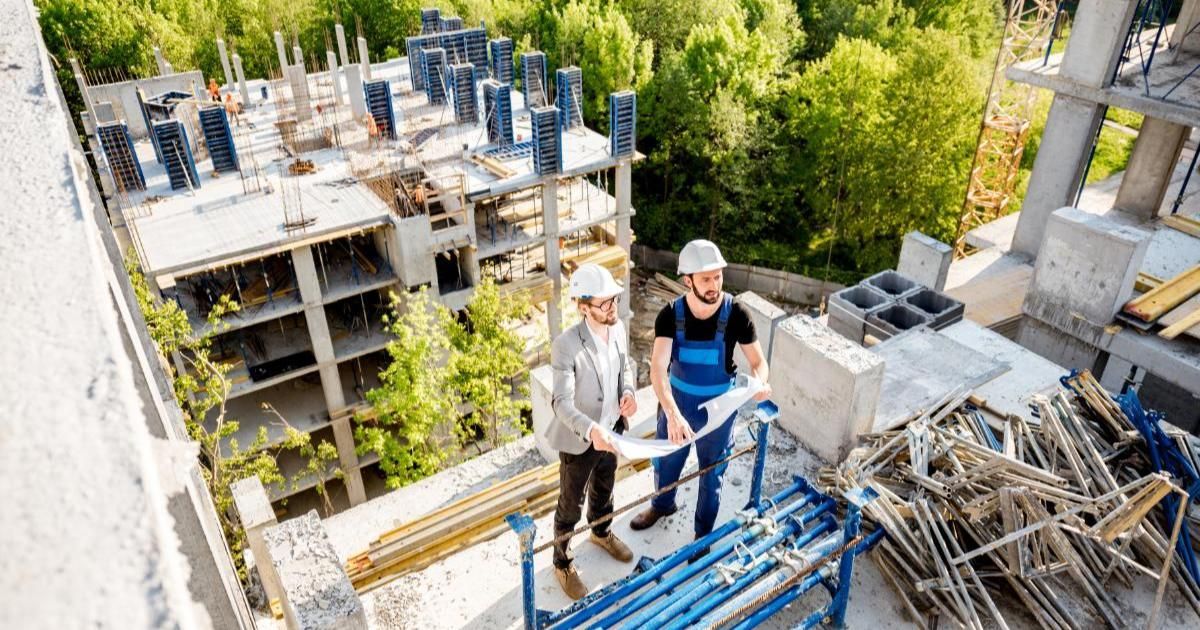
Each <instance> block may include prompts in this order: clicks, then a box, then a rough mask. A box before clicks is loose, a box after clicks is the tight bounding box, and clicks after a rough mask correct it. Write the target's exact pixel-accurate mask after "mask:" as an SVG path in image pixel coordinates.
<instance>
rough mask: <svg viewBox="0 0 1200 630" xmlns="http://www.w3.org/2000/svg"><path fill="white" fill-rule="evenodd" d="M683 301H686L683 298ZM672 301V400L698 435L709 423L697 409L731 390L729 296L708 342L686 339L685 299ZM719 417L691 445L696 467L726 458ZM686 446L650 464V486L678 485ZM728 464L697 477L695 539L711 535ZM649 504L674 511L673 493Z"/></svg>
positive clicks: (662, 423)
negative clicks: (727, 359)
mask: <svg viewBox="0 0 1200 630" xmlns="http://www.w3.org/2000/svg"><path fill="white" fill-rule="evenodd" d="M685 297H686V296H685ZM685 297H680V298H678V299H676V300H675V339H674V343H673V344H672V347H671V367H670V374H671V395H672V396H674V397H675V403H676V405H678V406H679V411H680V412H681V413H682V414H683V417H684V418H685V419H686V420H687V423H688V425H689V426H691V428H692V431H699V430H700V429H702V428H704V426H705V425H706V424H707V423H708V414H707V412H706V411H704V410H703V409H700V405H702V404H704V403H705V402H708V401H709V400H712V399H713V398H716V397H717V396H720V395H721V394H724V393H725V392H727V391H729V390H730V388H732V387H733V377H732V375H730V374H729V372H726V371H725V326H726V325H727V324H728V323H729V314H730V313H731V312H733V296H731V295H729V294H728V293H725V294H723V295H722V298H723V299H722V302H721V310H720V314H719V315H718V317H719V319H718V320H717V334H716V335H715V336H714V337H713V338H712V340H711V341H692V340H689V339H686V338H685V337H684V334H683V332H684V331H683V328H684V319H685V317H684V310H683V309H684V302H683V301H684V299H685ZM727 420H729V418H720V419H719V421H721V422H724V426H722V427H721V428H720V429H717V430H715V431H713V432H712V433H709V434H708V435H706V436H704V437H703V438H700V439H699V440H697V441H696V443H695V444H696V459H698V460H699V462H700V468H701V469H703V468H707V467H709V466H711V465H713V464H715V463H716V462H719V461H721V460H722V459H724V458H725V457H727V456H728V455H729V451H730V446H731V445H730V439H729V437H730V434H731V433H732V432H733V422H727ZM657 436H658V439H660V440H665V439H667V416H666V414H665V413H663V410H662V407H661V406H660V407H659V410H658V431H657ZM691 450H692V447H691V446H690V445H689V446H687V447H685V448H681V449H679V450H677V451H675V452H674V453H671V454H670V455H667V456H665V457H660V458H658V459H655V460H654V486H655V488H663V487H665V486H669V485H671V484H673V483H675V482H676V481H678V480H679V473H680V472H682V471H683V464H684V462H686V461H687V456H688V453H689V452H690V451H691ZM727 467H728V464H723V465H721V466H718V467H716V468H714V469H713V470H711V471H709V472H708V473H705V474H704V475H703V476H701V477H700V491H699V493H698V498H697V500H696V521H695V528H696V537H697V538H699V537H700V536H705V535H707V534H708V533H710V532H712V529H713V524H714V523H715V522H716V520H717V510H718V508H720V505H721V478H722V477H723V476H724V475H725V469H726V468H727ZM650 505H652V506H653V507H654V509H655V510H656V511H658V512H659V513H669V512H673V511H674V510H675V490H671V491H670V492H665V493H663V494H661V495H659V496H657V497H654V500H653V501H651V503H650Z"/></svg>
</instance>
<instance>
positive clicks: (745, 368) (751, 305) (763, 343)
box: [733, 291, 787, 374]
mask: <svg viewBox="0 0 1200 630" xmlns="http://www.w3.org/2000/svg"><path fill="white" fill-rule="evenodd" d="M734 301H735V302H737V303H738V304H741V305H742V306H743V307H745V309H746V310H747V311H749V312H750V321H752V322H753V323H754V330H755V332H756V333H757V335H758V345H759V346H760V347H761V348H762V352H763V356H764V357H766V358H767V359H768V360H769V359H770V357H771V344H772V342H773V340H774V336H775V327H776V325H778V324H779V322H781V321H783V320H784V319H786V318H787V313H786V312H785V311H784V310H783V309H781V308H779V307H778V306H775V305H774V304H772V303H770V302H768V301H767V300H766V299H764V298H762V297H761V296H759V295H758V294H757V293H754V292H752V291H745V292H742V293H739V294H738V295H737V297H735V298H734ZM733 362H734V363H735V364H736V365H737V367H738V371H739V372H740V373H742V374H749V373H750V363H749V362H748V361H746V355H744V354H742V351H741V350H740V349H739V350H738V351H737V352H735V353H734V355H733Z"/></svg>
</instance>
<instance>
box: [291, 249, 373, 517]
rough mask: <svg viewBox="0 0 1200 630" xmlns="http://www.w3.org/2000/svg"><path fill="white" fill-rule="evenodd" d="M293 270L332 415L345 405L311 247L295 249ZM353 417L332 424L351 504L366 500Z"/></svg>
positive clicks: (326, 401)
mask: <svg viewBox="0 0 1200 630" xmlns="http://www.w3.org/2000/svg"><path fill="white" fill-rule="evenodd" d="M292 269H293V270H295V272H296V284H297V286H298V287H299V289H300V301H301V303H302V304H304V320H305V323H306V324H307V325H308V333H309V337H310V343H311V344H312V351H313V356H314V357H315V358H316V360H317V365H318V366H319V367H318V374H319V375H320V378H321V391H322V392H323V393H324V395H325V406H326V409H327V410H328V412H329V413H330V415H332V414H333V412H334V411H336V410H339V409H342V408H344V407H345V406H346V396H345V394H344V393H343V391H342V380H341V376H340V375H339V373H338V368H337V356H336V355H335V354H334V351H333V338H332V337H331V336H330V334H329V322H328V320H327V319H326V318H325V305H324V303H323V302H322V299H321V283H320V279H319V276H318V275H317V267H316V264H315V263H314V262H313V255H312V247H311V246H309V245H303V246H301V247H297V248H295V249H293V250H292ZM350 423H351V418H349V417H343V418H339V419H337V420H336V421H334V422H333V424H332V428H333V441H334V444H335V446H336V447H337V451H338V465H339V467H340V468H341V470H342V473H343V474H344V481H345V484H346V494H347V495H348V496H349V497H350V505H358V504H359V503H362V502H363V501H366V500H367V496H366V491H365V489H364V488H363V482H362V472H361V471H360V470H359V465H358V453H357V451H356V450H355V444H354V429H353V427H352V426H350Z"/></svg>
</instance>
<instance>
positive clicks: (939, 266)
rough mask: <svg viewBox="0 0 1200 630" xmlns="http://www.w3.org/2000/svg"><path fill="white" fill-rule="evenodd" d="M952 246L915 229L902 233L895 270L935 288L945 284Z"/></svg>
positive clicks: (952, 250) (952, 253)
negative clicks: (898, 260)
mask: <svg viewBox="0 0 1200 630" xmlns="http://www.w3.org/2000/svg"><path fill="white" fill-rule="evenodd" d="M953 260H954V248H952V247H950V246H949V245H947V244H945V243H943V242H941V241H939V240H937V239H935V238H933V237H931V236H926V235H925V234H922V233H920V232H918V231H916V230H914V231H912V232H909V233H908V234H905V235H904V241H903V242H902V243H901V245H900V262H898V263H897V264H896V271H898V272H900V273H902V274H904V275H906V276H908V277H909V278H912V279H913V280H916V281H917V282H920V283H921V284H923V285H925V286H927V287H929V288H931V289H933V290H935V291H941V290H942V289H943V288H945V286H946V276H947V275H949V274H950V263H951V262H952V261H953Z"/></svg>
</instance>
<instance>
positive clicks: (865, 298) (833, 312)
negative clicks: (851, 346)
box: [826, 284, 894, 345]
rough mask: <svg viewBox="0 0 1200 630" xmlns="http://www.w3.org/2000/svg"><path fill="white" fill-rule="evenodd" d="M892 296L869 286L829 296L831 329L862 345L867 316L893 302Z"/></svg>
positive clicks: (843, 290) (847, 289)
mask: <svg viewBox="0 0 1200 630" xmlns="http://www.w3.org/2000/svg"><path fill="white" fill-rule="evenodd" d="M893 301H894V300H893V298H892V296H890V295H888V294H886V293H884V292H883V291H880V290H879V289H876V288H875V287H874V286H872V285H869V284H860V285H857V286H853V287H848V288H845V289H842V290H841V291H838V292H837V293H834V294H833V295H830V296H829V301H828V303H827V307H826V308H827V310H828V312H829V327H830V328H832V329H833V330H834V331H836V332H837V333H838V334H840V335H841V336H843V337H845V338H847V339H849V340H850V341H853V342H854V343H857V344H859V345H862V342H863V335H864V334H865V330H866V329H865V325H866V321H867V314H868V313H871V312H873V311H877V310H879V309H881V308H883V307H885V306H888V305H889V304H891V303H892V302H893Z"/></svg>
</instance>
